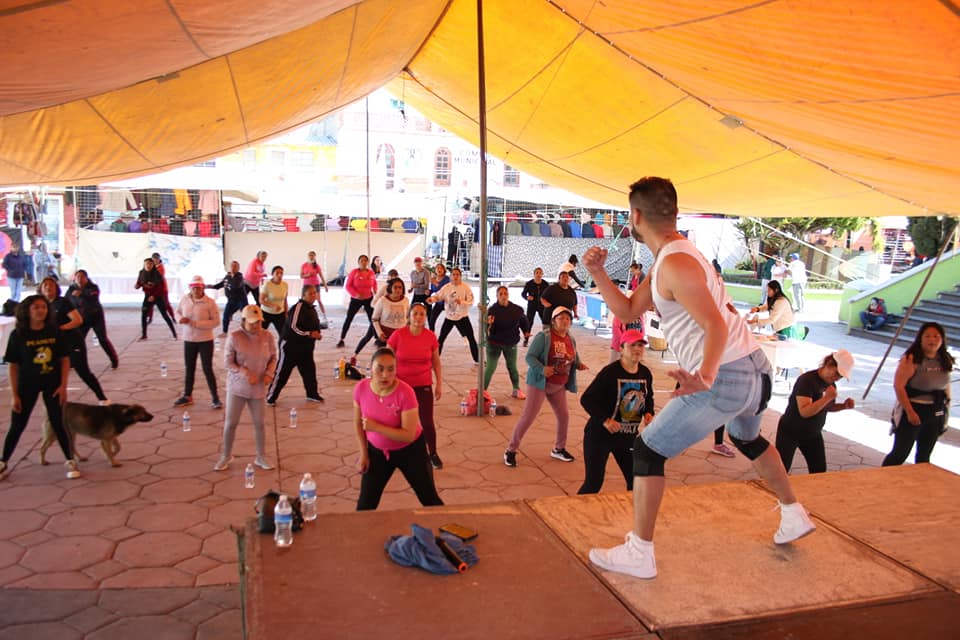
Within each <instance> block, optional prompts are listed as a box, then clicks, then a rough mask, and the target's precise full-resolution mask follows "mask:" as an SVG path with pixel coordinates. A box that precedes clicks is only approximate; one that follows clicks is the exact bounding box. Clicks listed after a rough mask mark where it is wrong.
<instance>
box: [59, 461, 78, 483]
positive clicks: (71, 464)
mask: <svg viewBox="0 0 960 640" xmlns="http://www.w3.org/2000/svg"><path fill="white" fill-rule="evenodd" d="M63 466H65V467H66V468H67V477H68V478H70V479H71V480H76V479H77V478H79V477H80V470H79V469H77V461H76V460H67V461H66V462H64V463H63Z"/></svg>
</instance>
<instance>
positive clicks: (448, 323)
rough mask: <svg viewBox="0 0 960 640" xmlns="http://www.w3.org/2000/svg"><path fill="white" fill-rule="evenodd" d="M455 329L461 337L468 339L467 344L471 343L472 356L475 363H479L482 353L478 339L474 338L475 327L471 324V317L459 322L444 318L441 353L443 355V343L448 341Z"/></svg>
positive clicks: (463, 318)
mask: <svg viewBox="0 0 960 640" xmlns="http://www.w3.org/2000/svg"><path fill="white" fill-rule="evenodd" d="M454 327H456V328H457V331H459V332H460V335H462V336H463V337H464V338H466V339H467V342H469V343H470V355H472V356H473V361H474V362H479V361H480V351H479V349H477V339H476V338H474V337H473V325H472V324H470V316H464V317H462V318H460V319H459V320H451V319H450V318H444V320H443V326H442V327H440V338H439V340H438V342H439V343H440V348H439V351H440V353H443V341H444V340H446V339H447V336H448V335H450V332H451V331H452V330H453V328H454Z"/></svg>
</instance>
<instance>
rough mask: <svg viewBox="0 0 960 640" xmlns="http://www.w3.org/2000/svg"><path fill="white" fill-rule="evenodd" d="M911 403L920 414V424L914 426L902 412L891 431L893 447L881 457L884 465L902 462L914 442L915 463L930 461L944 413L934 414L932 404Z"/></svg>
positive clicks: (940, 429) (936, 410)
mask: <svg viewBox="0 0 960 640" xmlns="http://www.w3.org/2000/svg"><path fill="white" fill-rule="evenodd" d="M911 404H912V405H913V410H914V411H916V412H917V415H918V416H920V426H919V427H915V426H913V425H912V424H910V421H909V420H907V412H906V411H904V412H903V416H902V417H901V418H900V422H899V423H898V424H897V430H896V431H894V432H893V449H892V450H891V451H890V453H888V454H887V457H886V458H884V459H883V466H884V467H890V466H894V465H898V464H903V463H904V462H905V461H906V460H907V456H909V455H910V450H911V449H913V445H914V443H916V445H917V453H916V456H915V457H914V459H913V461H914V462H915V463H917V464H919V463H921V462H930V454H931V453H933V445H935V444H937V439H938V438H939V437H940V432H941V431H943V426H944V425H943V421H944V420H945V419H946V414H945V413H940V415H939V416H938V415H936V414H937V412H938V409H936V408H935V407H934V405H932V404H914V403H911Z"/></svg>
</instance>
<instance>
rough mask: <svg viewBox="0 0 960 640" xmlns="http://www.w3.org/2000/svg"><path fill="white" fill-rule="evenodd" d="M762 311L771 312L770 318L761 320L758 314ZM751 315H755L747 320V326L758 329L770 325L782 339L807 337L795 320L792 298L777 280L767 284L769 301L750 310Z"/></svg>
mask: <svg viewBox="0 0 960 640" xmlns="http://www.w3.org/2000/svg"><path fill="white" fill-rule="evenodd" d="M761 311H767V312H769V316H768V317H767V318H760V316H758V315H756V314H758V313H759V312H761ZM750 313H751V314H753V315H751V316H750V317H748V318H747V324H752V325H756V326H757V327H762V326H764V325H770V326H771V327H773V331H774V333H776V334H777V335H778V336H781V339H786V338H796V339H798V340H803V338H804V337H806V332H805V331H804V330H803V329H802V328H801V327H800V325H798V324H796V321H795V320H794V317H793V308H792V307H791V306H790V298H788V297H787V295H786V294H785V293H784V292H783V287H781V286H780V283H779V282H777V281H776V280H771V281H770V282H768V283H767V301H766V302H765V303H764V304H761V305H759V306H756V307H753V308H752V309H750Z"/></svg>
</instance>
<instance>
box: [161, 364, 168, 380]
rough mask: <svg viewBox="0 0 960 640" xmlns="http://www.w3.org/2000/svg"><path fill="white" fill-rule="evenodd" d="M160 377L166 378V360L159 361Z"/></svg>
mask: <svg viewBox="0 0 960 640" xmlns="http://www.w3.org/2000/svg"><path fill="white" fill-rule="evenodd" d="M160 377H161V378H166V377H167V363H166V362H161V363H160Z"/></svg>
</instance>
